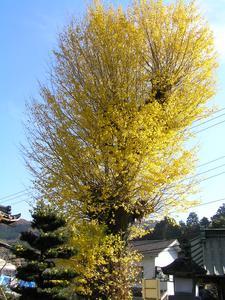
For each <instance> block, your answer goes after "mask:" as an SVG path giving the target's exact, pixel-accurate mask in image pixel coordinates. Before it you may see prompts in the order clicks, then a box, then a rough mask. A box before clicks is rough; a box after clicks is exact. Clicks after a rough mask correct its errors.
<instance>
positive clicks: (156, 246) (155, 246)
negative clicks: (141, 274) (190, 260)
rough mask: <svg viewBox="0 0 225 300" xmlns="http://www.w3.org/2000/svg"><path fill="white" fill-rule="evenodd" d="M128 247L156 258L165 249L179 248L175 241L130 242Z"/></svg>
mask: <svg viewBox="0 0 225 300" xmlns="http://www.w3.org/2000/svg"><path fill="white" fill-rule="evenodd" d="M130 245H131V247H132V248H133V249H135V250H137V251H138V252H140V253H143V254H151V255H152V256H157V255H158V254H159V253H160V252H162V251H164V250H165V249H167V248H176V249H178V250H180V248H179V242H178V241H177V240H175V239H174V240H139V241H131V242H130Z"/></svg>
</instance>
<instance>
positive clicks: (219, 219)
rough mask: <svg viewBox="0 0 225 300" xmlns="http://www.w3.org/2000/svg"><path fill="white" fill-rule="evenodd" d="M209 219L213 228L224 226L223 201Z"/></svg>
mask: <svg viewBox="0 0 225 300" xmlns="http://www.w3.org/2000/svg"><path fill="white" fill-rule="evenodd" d="M211 220H212V227H213V228H224V227H225V203H223V205H221V206H220V207H219V208H218V210H217V212H216V214H215V215H214V216H212V218H211Z"/></svg>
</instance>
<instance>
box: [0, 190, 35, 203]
mask: <svg viewBox="0 0 225 300" xmlns="http://www.w3.org/2000/svg"><path fill="white" fill-rule="evenodd" d="M28 190H30V188H28V189H24V190H21V191H19V192H16V193H13V194H10V195H7V196H5V197H2V198H0V201H1V200H5V199H8V198H11V197H14V196H16V195H19V194H21V193H23V194H24V192H26V191H28Z"/></svg>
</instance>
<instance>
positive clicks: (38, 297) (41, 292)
mask: <svg viewBox="0 0 225 300" xmlns="http://www.w3.org/2000/svg"><path fill="white" fill-rule="evenodd" d="M48 215H49V218H48ZM32 217H33V221H32V228H33V231H31V230H30V231H27V232H23V233H22V234H21V241H23V242H26V244H18V245H16V246H14V249H13V252H14V253H15V255H16V256H17V257H22V258H24V259H25V261H26V263H25V264H24V265H22V266H21V267H19V268H18V269H17V275H16V276H17V278H18V279H21V280H24V281H34V282H35V283H36V288H19V287H18V288H17V289H16V291H17V292H18V293H20V294H21V297H20V299H21V300H28V299H35V300H51V299H59V300H60V299H63V300H66V299H68V298H67V297H64V296H59V295H58V294H59V293H60V292H61V290H62V289H63V288H66V287H68V286H69V284H70V282H71V281H72V280H73V278H75V277H76V273H75V272H74V271H73V270H71V269H68V268H67V269H66V268H63V267H62V266H61V267H60V266H58V265H57V260H56V259H55V258H57V259H61V260H67V259H68V258H70V257H71V256H72V255H74V254H75V253H76V251H75V250H74V248H72V247H70V248H69V249H67V242H68V240H69V238H70V234H69V231H68V229H66V227H65V226H66V221H65V219H64V218H63V216H62V215H60V214H58V213H57V212H56V211H55V210H54V209H53V208H51V207H50V206H46V205H44V204H43V203H39V204H38V205H37V207H36V208H35V209H34V211H33V214H32Z"/></svg>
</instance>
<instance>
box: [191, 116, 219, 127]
mask: <svg viewBox="0 0 225 300" xmlns="http://www.w3.org/2000/svg"><path fill="white" fill-rule="evenodd" d="M222 116H225V113H223V114H221V115H219V116H217V117H213V118H211V119H209V120H207V121H204V122H201V123H200V124H197V125H195V126H192V127H191V128H192V129H193V128H196V127H199V126H201V125H204V124H207V123H209V122H212V121H213V120H216V119H218V118H220V117H222Z"/></svg>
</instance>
